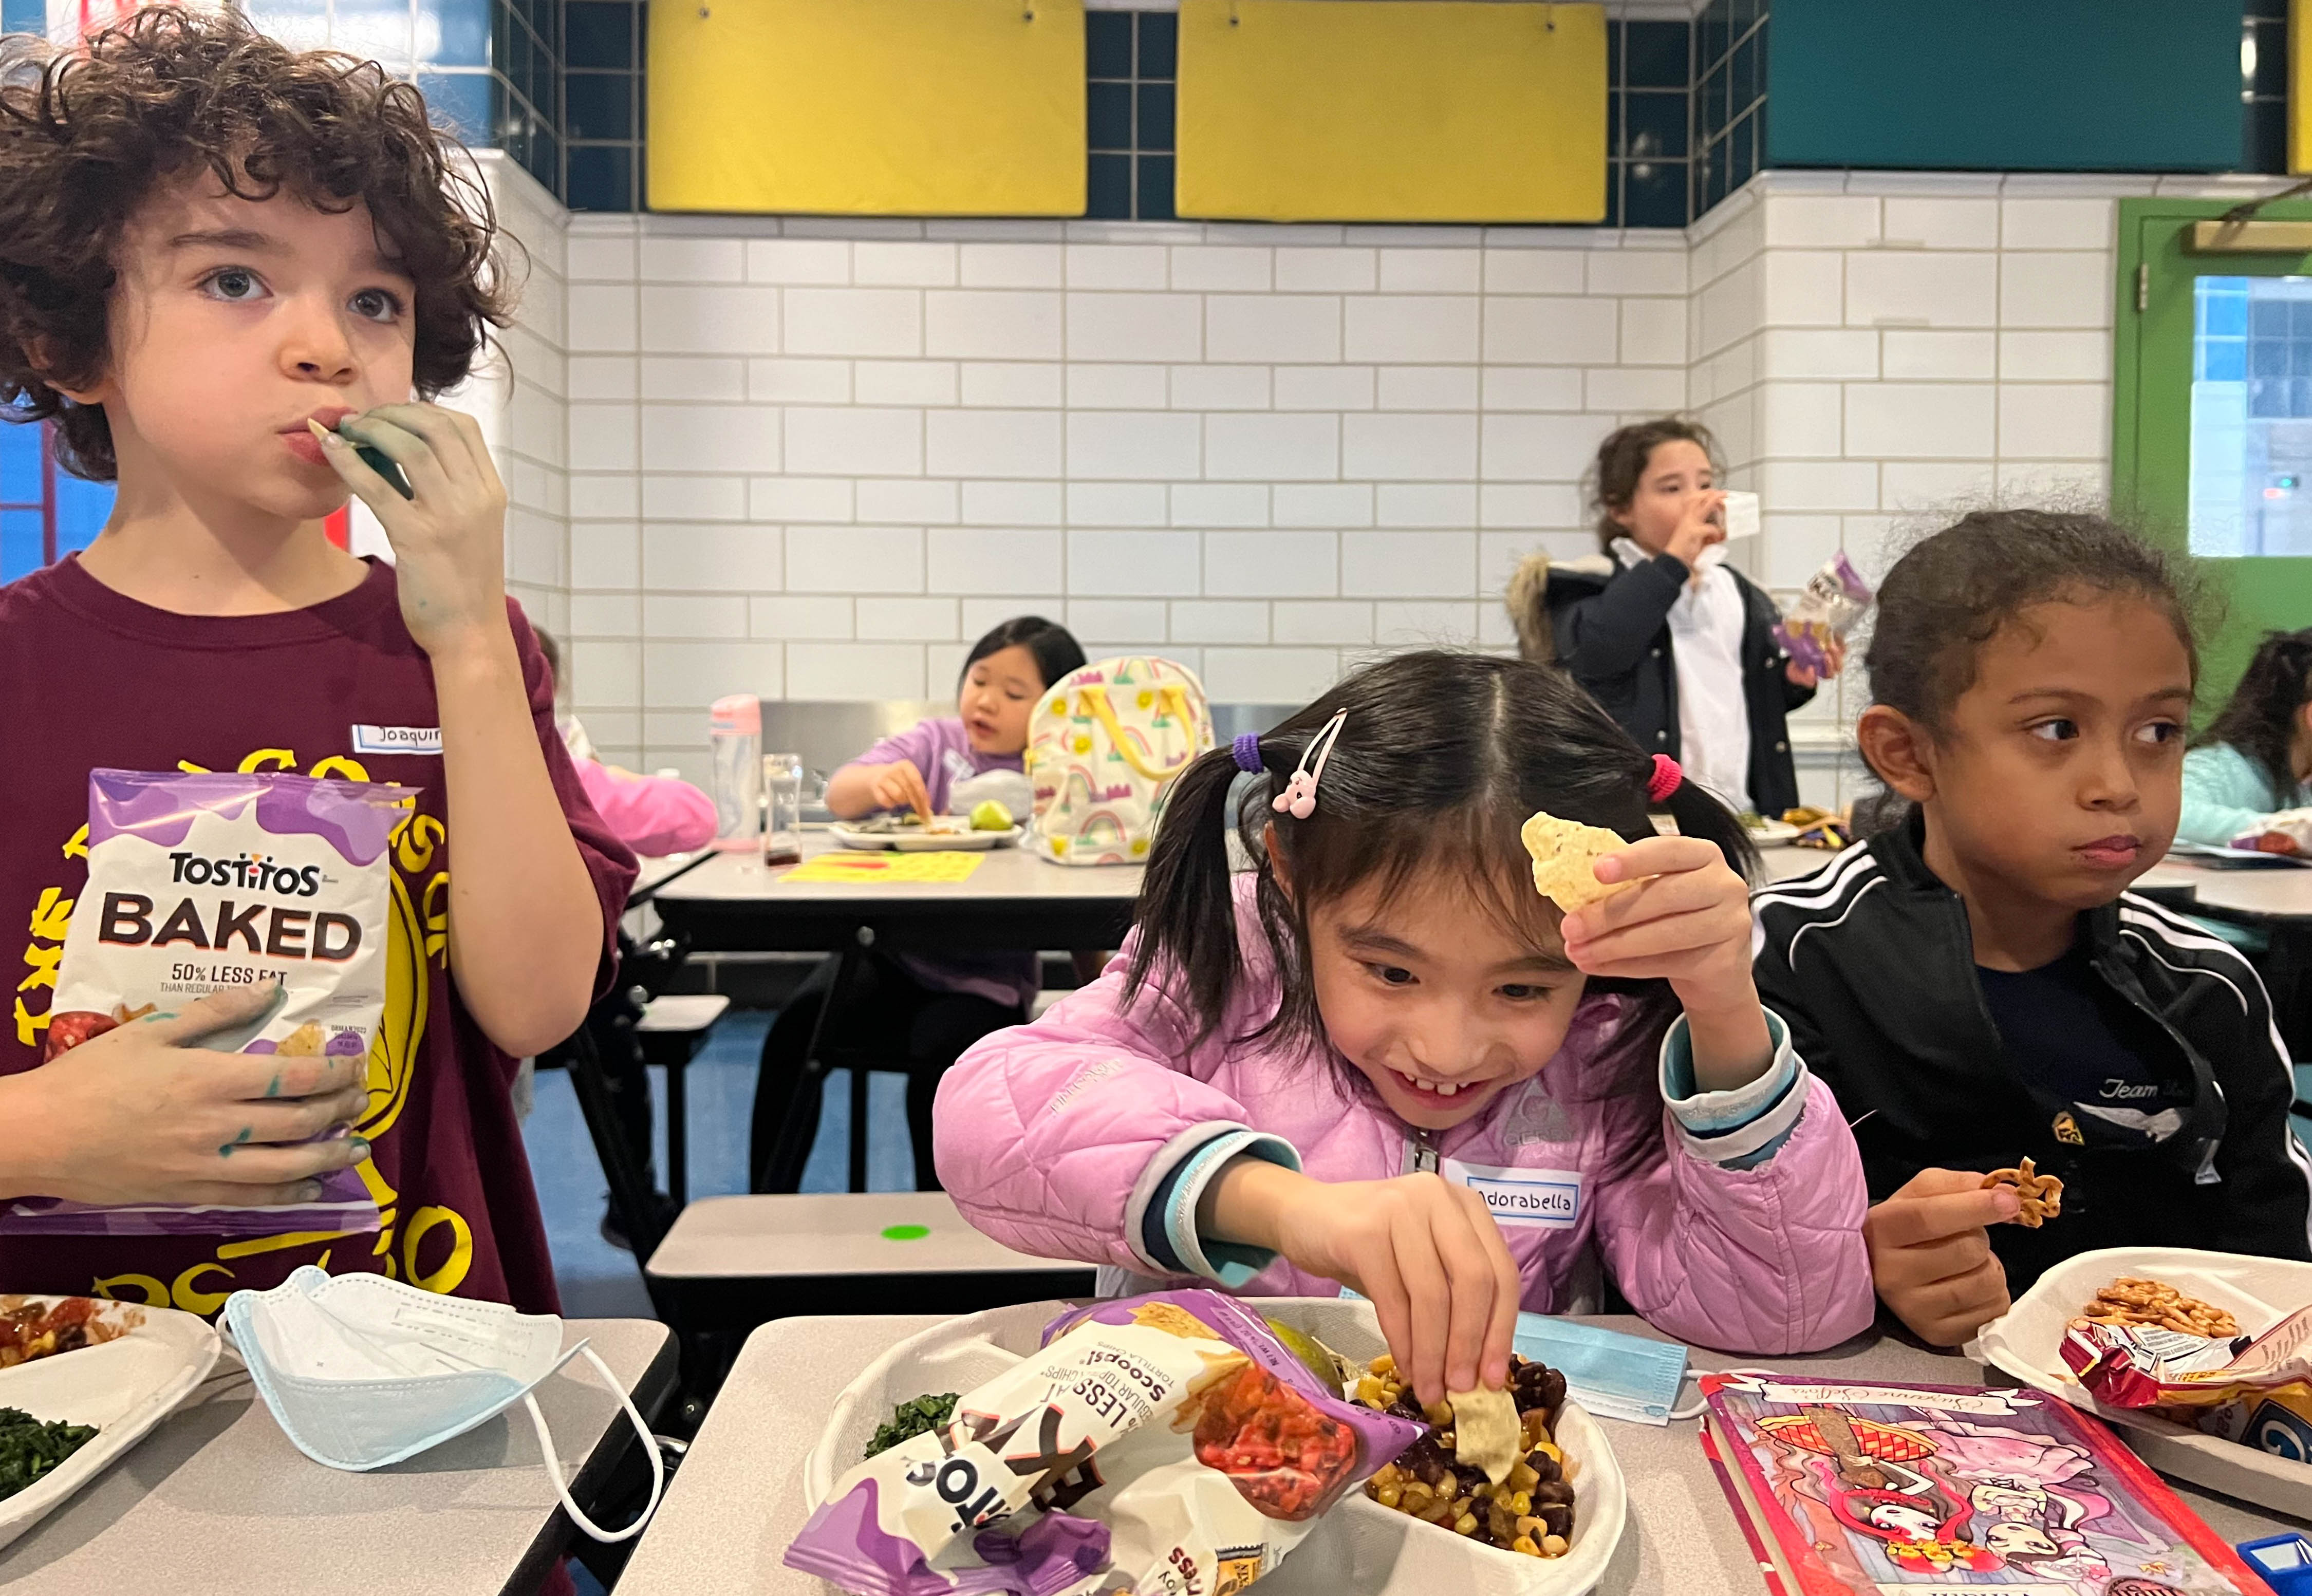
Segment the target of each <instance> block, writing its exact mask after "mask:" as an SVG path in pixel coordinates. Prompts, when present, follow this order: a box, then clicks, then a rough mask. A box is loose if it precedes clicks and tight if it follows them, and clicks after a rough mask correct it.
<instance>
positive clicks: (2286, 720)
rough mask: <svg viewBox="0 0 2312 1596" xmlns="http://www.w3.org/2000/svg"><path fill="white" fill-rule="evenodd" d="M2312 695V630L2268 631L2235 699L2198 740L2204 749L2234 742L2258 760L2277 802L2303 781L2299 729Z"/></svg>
mask: <svg viewBox="0 0 2312 1596" xmlns="http://www.w3.org/2000/svg"><path fill="white" fill-rule="evenodd" d="M2308 699H2312V628H2308V629H2307V630H2305V631H2302V632H2265V633H2264V641H2262V642H2261V643H2258V644H2257V645H2256V650H2255V658H2252V659H2250V660H2249V661H2248V662H2247V669H2246V670H2245V671H2243V672H2241V673H2240V679H2239V685H2238V686H2237V687H2234V688H2233V689H2232V696H2231V702H2229V703H2227V704H2226V705H2224V711H2223V713H2222V714H2220V715H2218V716H2217V717H2216V718H2215V720H2214V721H2213V722H2212V723H2211V725H2210V726H2209V727H2208V729H2207V730H2205V731H2204V732H2202V733H2201V734H2200V735H2199V737H2196V738H2194V742H2195V743H2197V744H2198V745H2199V746H2203V747H2205V746H2210V745H2211V744H2218V743H2229V745H2231V746H2233V747H2235V748H2237V749H2238V750H2239V751H2240V752H2241V753H2242V754H2246V755H2247V757H2248V758H2250V759H2252V760H2254V761H2255V764H2256V767H2257V768H2258V769H2259V770H2261V771H2263V772H2264V774H2265V775H2266V776H2267V777H2269V778H2270V779H2271V781H2272V790H2273V797H2274V798H2275V800H2276V801H2277V802H2280V803H2281V804H2285V803H2286V802H2287V801H2288V797H2289V795H2290V793H2292V792H2294V791H2295V790H2296V789H2297V788H2298V787H2299V786H2301V785H2302V782H2301V781H2299V779H2298V777H2297V774H2296V759H2295V754H2296V728H2297V727H2298V726H2299V725H2300V724H2301V723H2302V711H2303V709H2304V705H2305V702H2306V701H2307V700H2308Z"/></svg>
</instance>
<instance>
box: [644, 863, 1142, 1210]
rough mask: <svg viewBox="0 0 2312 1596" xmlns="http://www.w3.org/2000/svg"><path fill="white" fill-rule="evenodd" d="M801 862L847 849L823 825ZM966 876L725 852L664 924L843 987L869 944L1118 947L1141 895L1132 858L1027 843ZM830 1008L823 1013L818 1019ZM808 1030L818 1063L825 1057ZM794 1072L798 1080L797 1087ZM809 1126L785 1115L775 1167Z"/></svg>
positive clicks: (680, 881) (692, 878)
mask: <svg viewBox="0 0 2312 1596" xmlns="http://www.w3.org/2000/svg"><path fill="white" fill-rule="evenodd" d="M802 851H803V857H804V858H805V859H816V858H818V857H819V856H820V855H822V854H826V853H833V852H841V851H844V850H843V849H842V848H841V845H840V844H838V843H837V842H836V841H835V839H834V838H833V837H831V836H829V835H828V833H826V832H824V831H814V830H810V829H809V828H806V829H805V830H804V832H803V838H802ZM977 857H978V859H979V863H978V865H977V866H976V868H974V869H973V871H972V873H971V875H970V876H968V877H967V878H966V879H964V880H961V881H943V882H898V881H888V882H887V881H797V882H790V881H788V880H787V879H786V876H788V875H789V874H790V872H791V871H792V870H793V867H792V866H766V865H765V864H764V863H763V862H762V859H761V857H760V856H759V855H758V854H755V853H752V852H746V853H718V854H715V855H714V857H712V858H710V859H707V860H706V862H705V864H703V865H700V866H699V867H697V868H695V869H690V870H687V871H685V872H683V873H682V874H680V875H679V876H676V877H674V878H673V879H671V880H670V881H668V882H667V883H666V885H662V886H661V887H660V888H659V890H658V892H657V894H656V895H655V896H654V897H653V898H652V907H653V908H655V909H656V910H657V911H658V916H659V920H660V922H661V924H662V925H663V926H664V927H665V928H666V929H667V931H668V933H669V934H670V935H671V936H672V937H673V938H675V939H676V942H677V944H678V946H680V947H681V948H682V950H683V951H684V952H685V953H751V952H762V951H773V952H789V953H793V952H805V953H825V954H833V955H836V956H837V957H838V958H839V959H840V960H841V961H842V962H841V964H839V965H838V967H837V969H836V976H835V982H836V990H837V991H841V990H844V989H845V987H846V986H847V985H848V984H849V983H850V981H851V980H852V978H853V975H854V972H855V970H856V969H857V967H858V964H859V961H860V960H862V959H863V958H864V957H865V956H866V954H867V950H868V949H870V948H876V949H880V950H883V951H886V952H922V953H941V952H946V953H952V952H955V951H957V950H958V949H970V950H973V951H980V950H986V949H1016V950H1020V951H1022V952H1029V953H1032V952H1037V951H1039V950H1041V949H1044V948H1097V949H1113V948H1116V947H1118V946H1122V945H1123V942H1124V936H1125V932H1126V931H1127V930H1129V929H1131V925H1132V905H1133V903H1134V899H1136V898H1137V897H1138V896H1139V894H1140V876H1141V871H1140V868H1139V867H1138V866H1136V865H1085V866H1073V865H1055V864H1051V863H1048V862H1047V861H1046V860H1044V859H1038V858H1037V857H1036V856H1035V855H1034V854H1032V853H1030V852H1029V851H1028V850H1025V849H1022V848H1017V847H1010V848H995V849H991V850H988V851H986V852H985V853H983V854H980V855H978V856H977ZM828 1007H829V1006H824V1005H823V1006H822V1007H820V1009H819V1023H821V1024H823V1023H824V1021H825V1018H826V1015H827V1008H828ZM807 1056H808V1057H809V1058H810V1060H811V1068H814V1069H816V1070H819V1071H820V1072H822V1073H823V1072H824V1070H825V1068H826V1064H825V1060H822V1059H820V1057H819V1027H818V1025H816V1024H815V1025H813V1027H812V1032H811V1038H810V1051H809V1053H808V1055H807ZM800 1086H801V1077H798V1087H799V1089H800ZM866 1102H867V1088H866V1074H865V1072H864V1071H863V1070H857V1071H854V1072H853V1076H852V1087H851V1148H850V1152H851V1190H854V1191H864V1190H866V1189H867V1110H866ZM811 1129H812V1125H811V1124H810V1123H806V1122H805V1121H804V1120H803V1119H802V1118H801V1116H798V1115H796V1114H793V1113H789V1114H788V1115H786V1116H785V1118H784V1122H783V1123H782V1126H781V1129H780V1133H779V1135H780V1140H779V1146H778V1148H777V1150H776V1151H775V1153H774V1155H773V1158H772V1163H773V1165H774V1166H775V1167H778V1166H782V1165H784V1164H794V1163H798V1162H799V1161H800V1155H801V1138H803V1137H805V1136H807V1135H808V1134H810V1130H811Z"/></svg>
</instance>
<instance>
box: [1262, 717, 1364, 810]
mask: <svg viewBox="0 0 2312 1596" xmlns="http://www.w3.org/2000/svg"><path fill="white" fill-rule="evenodd" d="M1348 718H1349V712H1348V711H1346V710H1341V711H1336V713H1335V714H1334V716H1333V718H1332V719H1331V720H1327V721H1326V722H1325V725H1324V729H1322V730H1321V731H1319V732H1318V734H1317V735H1316V736H1315V737H1310V738H1309V746H1308V747H1306V748H1304V749H1303V750H1301V753H1300V764H1299V765H1297V766H1295V767H1294V769H1293V772H1292V780H1291V781H1287V782H1286V783H1285V784H1284V790H1283V792H1280V793H1278V794H1277V795H1276V797H1275V798H1274V800H1272V801H1271V803H1270V805H1269V807H1271V808H1273V809H1274V810H1275V811H1276V812H1277V813H1278V814H1279V815H1292V818H1293V819H1295V820H1306V819H1308V818H1309V816H1310V815H1314V814H1315V813H1316V812H1317V783H1318V781H1321V780H1322V779H1323V777H1324V774H1325V762H1326V761H1327V760H1328V759H1330V758H1332V757H1333V745H1334V744H1335V743H1336V742H1338V741H1340V739H1341V727H1342V724H1343V723H1344V721H1346V720H1348Z"/></svg>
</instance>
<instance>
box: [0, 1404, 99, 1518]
mask: <svg viewBox="0 0 2312 1596" xmlns="http://www.w3.org/2000/svg"><path fill="white" fill-rule="evenodd" d="M95 1435H96V1426H94V1425H68V1424H66V1423H64V1422H63V1421H62V1420H60V1419H50V1420H49V1421H48V1422H47V1423H46V1424H43V1423H41V1422H40V1421H39V1419H37V1418H34V1417H32V1416H31V1414H29V1413H27V1412H25V1411H24V1410H23V1409H22V1408H0V1501H4V1500H5V1499H6V1498H8V1497H10V1496H14V1495H15V1494H16V1493H17V1492H18V1491H21V1490H22V1489H23V1488H24V1487H26V1486H29V1485H31V1483H32V1482H33V1481H35V1480H37V1479H39V1478H40V1476H42V1475H43V1474H46V1473H47V1472H48V1470H51V1469H53V1468H55V1467H56V1466H57V1464H58V1463H61V1462H63V1461H65V1460H66V1458H68V1457H70V1456H72V1454H73V1453H74V1452H78V1451H79V1450H80V1449H81V1448H82V1447H83V1446H85V1445H86V1444H88V1443H89V1442H90V1440H92V1438H93V1437H94V1436H95Z"/></svg>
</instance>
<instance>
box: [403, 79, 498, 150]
mask: <svg viewBox="0 0 2312 1596" xmlns="http://www.w3.org/2000/svg"><path fill="white" fill-rule="evenodd" d="M417 90H418V92H419V93H421V94H423V95H425V109H426V111H427V113H428V114H429V115H430V116H431V117H432V118H433V120H434V126H436V127H446V128H448V129H449V130H450V131H451V132H452V133H454V134H456V135H458V136H459V137H460V139H463V140H464V141H465V142H466V143H467V144H487V143H488V142H489V138H490V74H487V73H486V72H459V73H448V72H421V73H419V74H417Z"/></svg>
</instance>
